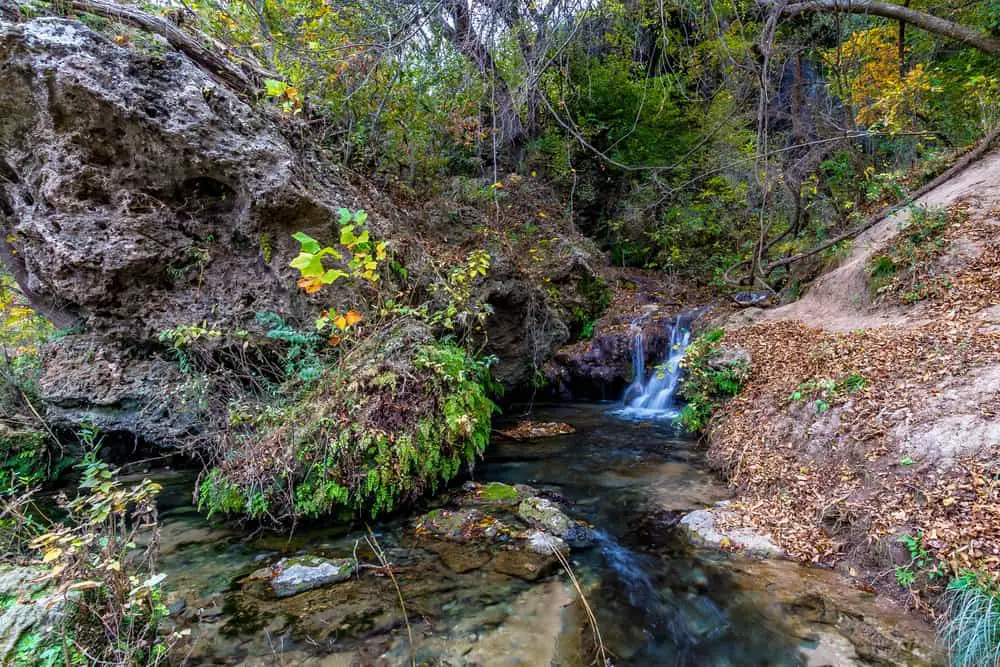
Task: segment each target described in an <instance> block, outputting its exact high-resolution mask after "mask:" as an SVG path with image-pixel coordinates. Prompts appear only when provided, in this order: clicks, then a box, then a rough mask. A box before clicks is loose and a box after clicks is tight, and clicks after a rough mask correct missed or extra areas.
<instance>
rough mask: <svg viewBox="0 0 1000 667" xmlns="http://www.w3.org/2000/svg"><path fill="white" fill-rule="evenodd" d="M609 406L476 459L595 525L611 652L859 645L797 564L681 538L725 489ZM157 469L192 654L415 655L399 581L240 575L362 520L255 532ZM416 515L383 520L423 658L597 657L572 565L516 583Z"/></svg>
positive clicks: (567, 661) (325, 658)
mask: <svg viewBox="0 0 1000 667" xmlns="http://www.w3.org/2000/svg"><path fill="white" fill-rule="evenodd" d="M617 407H618V406H615V405H594V404H588V405H580V404H561V405H555V406H550V407H545V408H537V409H536V410H535V412H534V413H533V414H532V419H536V420H549V421H562V422H567V423H570V424H572V425H573V426H574V427H575V428H576V433H573V434H569V435H563V436H557V437H551V438H544V439H540V440H534V441H530V442H514V441H509V440H501V441H498V442H496V443H494V445H493V446H492V447H491V450H490V453H489V455H488V456H487V459H486V461H485V462H484V463H482V464H480V465H479V466H478V467H477V468H476V471H475V477H476V479H477V480H480V481H493V480H495V481H502V482H507V483H525V484H530V485H532V486H534V487H535V488H537V489H539V490H541V491H543V492H546V493H548V494H550V495H551V496H553V497H557V498H560V499H561V500H562V501H563V502H564V504H565V507H566V508H567V511H568V512H569V513H570V514H571V515H573V516H575V517H579V518H582V519H584V520H586V521H587V522H588V523H590V524H591V525H593V526H594V528H595V532H596V534H597V537H598V539H597V544H596V546H595V547H593V548H590V549H574V550H573V551H572V553H571V555H570V560H571V562H572V565H573V568H574V570H575V572H576V574H577V576H578V577H579V580H580V582H581V586H582V588H583V590H585V591H586V593H587V597H588V600H589V603H590V606H591V607H592V608H593V609H594V611H595V613H596V616H597V620H598V624H599V627H600V630H601V633H602V637H603V641H604V643H605V644H606V646H607V647H608V649H609V651H610V652H611V654H612V656H613V657H612V661H613V662H614V664H615V665H620V666H622V665H720V666H721V665H789V666H791V665H806V664H817V665H821V664H833V665H848V664H855V662H853V658H851V659H849V657H844V656H851V655H853V653H852V652H853V647H852V645H851V644H850V643H849V642H848V641H847V640H845V639H844V638H843V637H842V636H840V635H838V634H837V633H836V632H833V631H831V630H830V629H829V628H830V627H831V626H829V625H822V626H817V625H816V624H815V622H814V620H815V619H813V618H812V616H810V614H812V615H813V616H814V615H815V613H814V612H813V611H809V609H810V607H809V605H808V604H806V603H802V602H801V601H800V600H798V599H797V597H796V596H801V595H803V592H802V591H798V590H797V589H798V588H799V587H801V586H803V584H802V581H804V579H802V575H799V574H798V572H799V571H800V570H801V568H798V567H797V566H793V565H790V564H787V567H786V565H781V567H786V570H787V571H786V570H781V571H780V573H779V574H775V573H774V572H772V571H770V570H768V572H770V573H771V574H770V575H768V576H772V578H773V577H777V579H775V580H774V581H777V580H782V581H786V583H784V584H779V583H774V581H772V580H767V581H765V578H764V577H763V575H762V574H761V572H759V571H750V570H748V568H749V567H750V565H739V563H740V561H736V560H733V559H731V558H728V557H726V556H724V555H721V554H716V553H711V552H699V551H695V550H692V549H691V548H690V547H688V546H687V545H686V543H685V541H684V540H683V539H682V538H681V537H680V536H679V535H678V534H677V532H676V531H675V529H674V526H675V524H676V521H677V518H678V517H679V516H680V515H681V513H683V512H685V511H688V510H691V509H695V508H699V507H703V506H705V505H706V504H711V503H712V502H714V501H716V500H719V499H721V498H723V497H724V496H725V492H724V489H721V488H720V487H719V486H718V485H717V484H716V483H715V482H714V481H713V478H712V476H711V475H710V474H709V473H708V472H707V471H705V470H703V469H702V467H701V465H700V463H699V460H700V456H699V454H698V452H697V450H696V448H695V445H694V443H693V442H692V441H691V440H690V439H689V438H687V437H685V436H683V435H682V434H681V433H679V432H678V431H677V430H676V428H675V427H674V426H672V425H671V424H670V423H669V422H665V421H662V420H650V421H640V420H637V419H634V418H632V419H628V420H624V419H622V418H621V417H620V416H619V415H618V414H616V408H617ZM161 478H162V475H161ZM164 481H165V482H166V489H165V492H164V494H163V498H162V506H163V510H164V511H163V539H162V543H163V550H164V555H163V557H162V558H161V568H162V570H163V571H164V572H166V574H167V575H168V579H167V581H168V582H169V584H170V586H171V590H173V591H176V595H178V596H180V597H182V598H183V599H184V600H185V602H186V606H187V609H186V611H184V612H183V613H179V614H178V615H177V617H176V623H177V626H178V628H181V627H187V628H190V630H191V635H190V639H191V640H193V642H192V646H191V647H185V649H184V651H185V652H187V651H190V659H189V663H188V664H241V663H242V664H250V665H271V664H274V665H278V664H282V665H397V664H398V665H406V664H410V660H409V642H408V640H407V633H406V630H405V628H404V624H403V618H402V614H401V612H400V611H399V605H398V600H397V594H396V591H395V589H394V588H393V586H392V583H391V581H389V580H388V579H387V578H386V577H380V576H375V575H376V572H375V571H374V570H366V571H364V572H363V576H361V577H360V578H358V579H355V580H352V581H349V582H345V583H341V584H337V585H335V586H333V587H330V588H326V589H319V590H315V591H311V592H309V593H304V594H301V595H296V596H293V597H292V598H287V599H285V600H278V601H274V600H271V601H268V600H263V599H259V598H257V597H254V596H253V595H252V594H250V593H249V592H247V589H246V586H245V576H246V575H247V574H248V573H249V572H251V571H252V570H254V569H255V568H257V567H260V565H261V564H262V563H267V562H272V561H273V560H274V559H275V558H277V556H278V555H279V554H281V553H300V552H307V553H313V554H320V555H325V556H350V555H352V554H359V557H360V558H362V560H365V559H366V555H365V553H359V552H358V544H361V545H362V551H364V542H363V535H364V530H363V529H362V530H360V531H359V530H357V529H354V530H351V529H349V528H347V527H319V528H313V529H310V530H300V531H299V532H298V533H297V534H296V536H295V538H294V539H293V540H288V539H286V538H281V537H276V536H267V535H259V536H256V537H254V538H253V539H248V538H247V537H245V536H244V535H242V534H240V533H238V532H235V531H232V530H228V529H226V528H224V527H220V526H217V525H211V524H209V523H208V522H207V521H205V520H204V519H203V518H201V517H199V516H198V515H197V514H196V513H194V512H193V510H192V509H191V508H190V484H191V478H190V476H188V475H184V474H177V475H175V476H174V477H169V476H168V477H167V478H166V479H164ZM433 502H444V501H442V500H437V501H432V503H433ZM425 509H426V508H425ZM411 526H412V521H411V520H409V519H408V518H406V517H400V518H398V519H395V520H390V521H386V522H383V523H380V524H378V525H376V526H374V529H375V532H376V534H377V536H378V540H379V542H380V543H381V546H382V547H383V548H384V549H385V551H386V554H387V557H388V558H389V560H391V561H392V562H393V564H394V566H395V571H396V579H397V581H398V584H399V587H400V590H401V592H402V595H403V598H404V599H405V600H406V603H407V608H408V612H409V618H410V621H411V624H412V626H413V632H414V644H415V649H416V656H415V657H416V659H417V664H427V665H494V664H496V665H549V664H559V665H584V664H592V662H591V660H592V657H593V653H592V652H591V650H590V649H589V648H587V646H586V645H588V644H592V641H591V640H590V639H589V637H590V629H589V627H590V626H589V625H588V624H587V623H586V621H585V618H584V615H583V613H582V610H581V608H580V606H579V604H578V603H574V600H576V599H577V594H576V591H575V590H574V589H573V588H572V587H571V586H570V585H569V583H568V578H567V576H566V575H565V574H560V573H556V574H553V575H550V576H549V577H547V578H543V579H540V580H538V581H535V582H528V581H522V580H520V579H517V578H515V577H510V576H507V575H506V574H503V573H501V572H498V571H497V570H496V569H495V568H493V567H492V566H491V565H490V564H488V562H489V556H483V557H482V558H480V556H482V554H483V552H482V551H476V550H475V549H473V551H472V552H469V553H464V554H463V553H459V554H457V555H456V554H452V555H451V556H450V557H448V554H446V553H443V552H440V551H439V552H434V551H431V550H428V549H427V548H425V546H424V545H423V544H422V543H421V542H420V541H419V540H418V539H416V538H415V537H414V535H413V531H412V528H411ZM359 540H360V542H359ZM456 548H457V549H466V550H468V548H469V547H468V546H465V547H456ZM371 560H373V559H371ZM456 563H458V564H459V565H456ZM755 567H756V566H755ZM761 567H763V565H761ZM767 567H779V566H778V565H774V566H771V565H767ZM824 574H828V573H824ZM788 582H790V583H788ZM789 591H790V592H789ZM810 599H811V598H810ZM178 606H179V603H175V605H174V608H175V609H177V608H178ZM803 610H806V611H803ZM824 613H826V612H824ZM869 621H870V619H869V620H866V622H869ZM831 632H832V634H831ZM830 636H833V637H834V639H835V641H833V643H832V645H833V646H834V647H835V648H836V647H839V648H836V650H835V651H834V653H835V654H836V655H837V656H840V657H837V658H834V659H829V658H825V660H826V662H823V661H822V660H821V661H819V662H809V661H808V659H807V656H808V655H810V652H815V651H821V652H822V651H827V652H829V651H828V649H829V647H828V646H826V645H828V644H831V641H832V640H830V639H829V637H830ZM581 637H583V638H584V641H583V642H582V644H584V647H583V648H580V646H581V641H580V638H581ZM838 642H839V643H838ZM838 651H839V652H838ZM823 655H826V654H823ZM857 664H865V663H861V662H858V663H857ZM902 664H918V663H917V662H913V663H910V662H907V661H904V663H902Z"/></svg>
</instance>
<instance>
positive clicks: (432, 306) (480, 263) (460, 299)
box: [381, 249, 493, 332]
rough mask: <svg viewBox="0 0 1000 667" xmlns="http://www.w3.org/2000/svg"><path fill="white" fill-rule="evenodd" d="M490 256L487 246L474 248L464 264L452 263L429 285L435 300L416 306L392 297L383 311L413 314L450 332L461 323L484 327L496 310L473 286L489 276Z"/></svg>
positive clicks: (468, 327) (393, 313)
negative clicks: (480, 296)
mask: <svg viewBox="0 0 1000 667" xmlns="http://www.w3.org/2000/svg"><path fill="white" fill-rule="evenodd" d="M491 259H492V258H491V256H490V254H489V253H488V252H486V251H485V250H482V249H477V250H473V251H472V252H470V253H469V254H468V256H467V257H466V260H465V263H464V264H460V265H458V266H453V267H452V268H451V269H450V270H448V271H447V273H446V274H445V275H444V276H439V277H438V279H437V280H435V281H434V282H433V283H431V285H430V286H429V287H428V291H429V292H430V293H431V294H432V295H433V296H434V297H435V302H434V303H431V302H428V301H424V302H423V303H420V304H419V305H416V306H414V305H410V304H406V303H401V302H398V301H396V300H393V299H389V300H387V301H386V302H385V303H384V304H383V306H382V313H381V314H382V315H383V316H389V317H413V318H416V319H419V320H420V321H422V322H425V323H427V324H428V325H430V326H432V327H434V328H436V329H444V330H446V331H449V332H450V331H454V330H456V329H458V328H460V327H463V328H465V329H471V330H481V329H482V327H483V325H484V323H485V321H486V318H487V317H488V316H489V315H490V313H492V312H493V311H492V309H491V307H490V305H489V304H487V303H483V302H481V301H479V300H477V299H475V298H474V289H473V288H474V287H475V285H476V281H477V280H481V279H482V278H485V277H486V274H487V272H488V271H489V268H490V262H491Z"/></svg>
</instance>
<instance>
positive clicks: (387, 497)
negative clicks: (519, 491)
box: [198, 327, 495, 523]
mask: <svg viewBox="0 0 1000 667" xmlns="http://www.w3.org/2000/svg"><path fill="white" fill-rule="evenodd" d="M404 328H405V327H404ZM408 335H409V334H408V333H407V332H404V331H401V330H399V329H397V330H396V331H394V332H392V333H388V334H387V335H386V338H387V339H388V340H382V341H379V342H381V343H382V344H383V345H384V348H382V349H375V347H376V346H374V345H371V344H369V345H362V346H361V348H360V349H359V350H357V351H355V352H354V353H352V354H351V355H349V357H348V359H346V360H345V362H344V363H343V365H328V366H327V367H326V369H325V370H324V372H323V375H322V377H321V378H320V380H319V381H318V382H316V383H315V386H314V387H313V388H312V389H310V390H309V391H308V392H307V393H306V394H305V395H303V396H301V397H300V398H296V399H295V400H292V401H289V402H288V403H287V404H286V405H284V406H277V407H272V408H270V409H268V410H264V411H262V412H260V413H259V414H258V415H257V416H256V417H254V416H250V415H249V414H244V415H239V416H238V417H237V418H236V419H234V420H233V422H234V423H236V424H239V425H243V426H245V428H243V429H242V432H239V431H240V429H238V428H237V429H234V430H236V431H237V433H236V434H235V435H233V436H232V439H231V441H230V442H228V443H226V444H225V445H224V446H223V447H222V448H220V450H219V452H218V455H217V457H216V462H215V465H214V466H213V467H212V468H211V469H210V470H208V471H207V472H206V473H205V474H204V475H203V477H202V480H201V481H200V483H199V486H198V505H199V507H200V508H201V509H203V510H204V511H207V512H208V513H209V514H210V515H211V514H215V513H223V514H230V515H236V516H244V517H248V518H251V519H254V520H258V521H265V522H267V521H269V522H278V523H284V522H287V521H294V520H296V519H298V518H301V517H319V516H323V515H328V514H355V513H359V512H363V513H369V514H371V515H373V516H374V515H376V514H378V513H381V512H389V511H392V510H394V509H396V508H397V507H398V506H399V505H400V504H402V503H403V502H405V501H407V500H410V499H413V498H415V497H417V496H419V495H422V494H423V493H424V492H427V491H430V492H433V491H435V490H436V489H437V488H438V487H439V486H440V485H441V484H442V483H444V482H447V481H448V480H450V479H452V478H453V477H454V476H455V475H457V474H458V472H459V471H460V470H461V468H462V466H463V465H470V466H471V465H472V464H473V463H474V462H475V460H476V458H477V457H479V456H480V455H481V454H482V453H483V451H484V450H485V449H486V445H487V443H488V441H489V433H490V426H491V418H492V413H493V411H494V409H495V406H494V404H493V402H492V401H491V400H490V398H489V396H488V393H487V392H488V389H487V387H488V386H489V385H490V380H489V366H490V361H489V360H484V361H477V360H474V359H473V358H472V357H471V356H470V355H469V353H468V352H467V351H466V350H464V349H462V348H461V347H459V346H457V345H455V344H453V343H448V342H440V341H433V340H426V341H425V342H422V343H419V344H417V345H409V344H408V342H407V341H406V340H405V339H406V338H407V337H408ZM379 347H380V348H381V347H382V346H379ZM287 452H293V455H291V456H289V455H288V454H287Z"/></svg>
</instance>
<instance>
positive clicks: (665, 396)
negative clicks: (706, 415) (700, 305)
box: [621, 315, 691, 418]
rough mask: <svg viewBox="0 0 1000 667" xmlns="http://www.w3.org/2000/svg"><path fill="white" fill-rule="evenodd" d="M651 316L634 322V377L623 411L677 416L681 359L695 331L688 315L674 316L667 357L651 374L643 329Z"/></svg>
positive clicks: (625, 397) (631, 414)
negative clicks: (675, 403) (676, 400)
mask: <svg viewBox="0 0 1000 667" xmlns="http://www.w3.org/2000/svg"><path fill="white" fill-rule="evenodd" d="M647 316H648V315H643V316H642V317H640V318H639V319H637V320H635V321H633V322H632V331H633V338H632V376H633V379H632V384H630V385H629V386H628V388H627V389H626V390H625V396H624V397H623V398H622V402H623V403H624V409H623V410H622V411H621V414H623V415H625V416H633V417H660V418H672V417H676V416H677V413H678V409H677V407H676V406H675V405H674V393H676V391H677V384H678V382H679V381H680V377H681V369H680V362H681V359H683V358H684V352H685V350H687V346H688V343H689V342H690V341H691V331H690V330H689V329H688V326H687V319H685V318H682V317H678V318H677V319H676V320H674V322H673V323H672V324H671V325H670V347H669V348H668V350H667V358H666V359H665V360H664V361H662V362H661V363H659V364H657V365H656V366H654V367H653V369H652V372H651V373H650V374H649V377H648V378H647V377H646V359H645V351H644V349H643V346H644V342H645V341H644V339H643V333H642V322H643V320H645V319H646V317H647Z"/></svg>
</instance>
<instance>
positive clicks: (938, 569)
mask: <svg viewBox="0 0 1000 667" xmlns="http://www.w3.org/2000/svg"><path fill="white" fill-rule="evenodd" d="M899 543H900V544H902V545H903V546H904V547H906V551H907V553H908V554H909V556H910V561H909V562H908V563H906V564H905V565H899V566H897V567H896V570H895V572H896V583H898V584H899V585H900V587H901V588H910V587H911V586H913V584H914V582H915V581H916V579H917V577H918V576H922V577H926V580H927V581H928V582H933V581H935V580H936V579H940V578H942V577H944V576H946V574H947V565H946V564H945V563H943V562H940V561H937V560H936V559H934V557H933V556H932V555H931V553H930V552H929V551H928V550H927V547H926V546H925V545H924V534H923V532H921V531H917V533H916V534H914V535H903V536H902V537H900V538H899Z"/></svg>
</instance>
